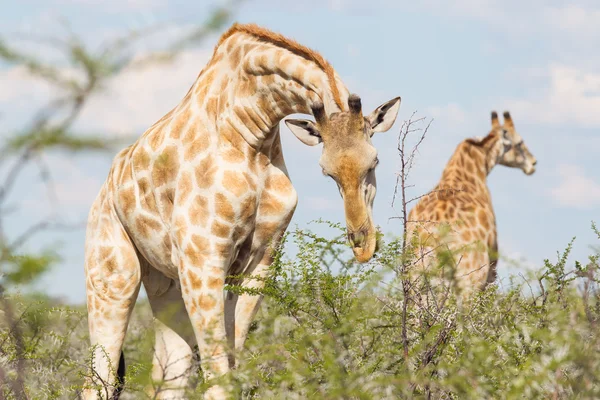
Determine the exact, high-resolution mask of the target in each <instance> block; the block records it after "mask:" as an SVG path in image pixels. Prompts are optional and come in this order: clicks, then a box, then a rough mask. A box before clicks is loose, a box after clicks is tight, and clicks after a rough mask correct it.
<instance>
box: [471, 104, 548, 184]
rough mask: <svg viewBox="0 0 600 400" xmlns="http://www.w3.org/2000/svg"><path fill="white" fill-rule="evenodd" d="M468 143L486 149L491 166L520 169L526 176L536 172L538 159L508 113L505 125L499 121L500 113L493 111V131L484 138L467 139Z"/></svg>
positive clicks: (505, 114) (506, 112) (506, 113)
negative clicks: (498, 165)
mask: <svg viewBox="0 0 600 400" xmlns="http://www.w3.org/2000/svg"><path fill="white" fill-rule="evenodd" d="M467 142H468V143H471V144H474V145H476V146H479V147H483V148H485V149H486V152H487V153H488V157H489V158H490V159H489V160H488V161H489V162H490V163H491V165H489V166H488V168H491V167H493V165H496V164H500V165H504V166H507V167H511V168H519V169H521V170H522V171H523V172H524V173H525V174H527V175H531V174H533V173H534V172H535V165H536V164H537V160H536V158H535V157H534V156H533V154H531V152H530V151H529V149H528V148H527V146H526V145H525V142H524V141H523V138H522V137H521V135H519V134H518V133H517V131H516V130H515V124H514V123H513V120H512V118H511V116H510V113H509V112H508V111H505V112H504V124H503V125H501V124H500V121H498V113H496V111H492V130H491V132H490V133H489V134H488V135H487V136H486V137H484V138H473V139H467Z"/></svg>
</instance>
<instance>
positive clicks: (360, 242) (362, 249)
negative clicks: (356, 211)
mask: <svg viewBox="0 0 600 400" xmlns="http://www.w3.org/2000/svg"><path fill="white" fill-rule="evenodd" d="M376 236H377V234H376V232H375V230H374V229H373V228H367V229H361V230H359V231H358V232H349V233H348V239H349V241H350V243H351V247H352V252H353V253H354V257H355V258H356V260H357V261H358V262H361V263H363V262H367V261H369V260H370V259H371V258H372V257H373V254H375V251H377V248H378V247H379V246H378V245H379V243H378V241H377V237H376Z"/></svg>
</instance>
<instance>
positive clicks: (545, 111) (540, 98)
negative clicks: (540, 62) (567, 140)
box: [507, 64, 600, 127]
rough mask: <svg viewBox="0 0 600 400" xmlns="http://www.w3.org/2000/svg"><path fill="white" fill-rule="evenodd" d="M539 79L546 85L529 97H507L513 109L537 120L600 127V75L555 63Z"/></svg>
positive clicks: (539, 121)
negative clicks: (509, 98)
mask: <svg viewBox="0 0 600 400" xmlns="http://www.w3.org/2000/svg"><path fill="white" fill-rule="evenodd" d="M529 74H530V75H531V76H532V77H534V78H535V77H536V76H535V75H536V74H535V72H531V71H530V72H529ZM537 78H538V79H539V78H541V79H542V80H543V81H545V84H544V85H543V87H542V88H541V89H537V90H534V91H533V93H530V94H529V95H527V97H526V98H525V99H513V100H507V103H508V104H509V105H510V108H511V110H515V112H518V114H519V115H522V116H523V117H525V118H527V119H528V120H530V121H531V122H535V123H541V124H575V125H579V126H583V127H596V126H600V113H598V110H600V74H598V73H593V72H586V71H584V70H581V69H579V68H576V67H573V66H566V65H556V64H555V65H550V66H549V67H548V68H546V69H545V70H542V71H539V72H538V76H537Z"/></svg>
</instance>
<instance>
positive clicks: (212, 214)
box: [84, 24, 400, 399]
mask: <svg viewBox="0 0 600 400" xmlns="http://www.w3.org/2000/svg"><path fill="white" fill-rule="evenodd" d="M399 105H400V99H399V98H396V99H393V100H391V101H390V102H388V103H385V104H383V105H382V106H380V107H379V108H377V109H376V110H375V111H374V112H373V113H372V114H371V115H369V116H368V117H363V116H362V111H361V105H360V99H359V98H358V97H357V96H355V95H350V94H349V93H348V90H347V89H346V88H345V86H344V85H343V84H342V82H341V80H340V79H339V77H338V76H337V74H336V73H335V71H334V70H333V68H332V67H331V66H330V65H329V64H328V63H327V62H326V61H325V60H324V59H323V58H322V57H321V56H320V55H319V54H318V53H315V52H313V51H312V50H309V49H307V48H305V47H303V46H301V45H299V44H297V43H296V42H293V41H291V40H289V39H286V38H284V37H282V36H280V35H278V34H275V33H273V32H270V31H267V30H264V29H262V28H259V27H257V26H255V25H238V24H235V25H234V26H233V27H232V28H230V29H229V30H228V31H227V32H226V33H225V34H224V35H223V36H222V37H221V40H220V41H219V43H218V44H217V46H216V48H215V51H214V54H213V57H212V59H211V60H210V62H209V63H208V65H207V66H206V68H205V69H204V70H203V71H202V72H201V73H200V75H199V76H198V78H197V80H196V82H195V83H194V84H193V86H192V87H191V89H190V90H189V92H188V93H187V95H186V96H185V97H184V98H183V99H182V101H181V102H180V103H179V104H178V105H177V106H176V107H175V108H174V109H173V110H172V111H170V112H169V113H167V114H166V115H165V116H164V117H163V118H162V119H160V120H159V121H158V122H156V123H155V124H154V125H153V126H152V127H150V128H149V129H148V130H147V131H146V132H145V133H144V134H143V135H142V136H141V137H140V138H139V139H138V140H137V141H136V142H135V143H134V144H133V145H131V146H130V147H128V148H126V149H124V150H123V151H121V152H120V153H119V154H117V156H116V157H115V159H114V161H113V164H112V167H111V170H110V172H109V174H108V177H107V180H106V182H105V183H104V185H103V187H102V189H101V190H100V193H99V194H98V197H97V198H96V201H95V202H94V204H93V205H92V207H91V210H90V214H89V218H88V229H87V233H86V263H85V272H86V282H87V302H88V314H89V329H90V340H91V343H92V346H95V348H96V350H95V353H94V354H95V365H94V371H95V373H96V374H97V377H99V378H100V379H96V380H94V379H92V381H93V382H95V383H97V381H99V380H102V381H104V382H105V383H107V385H104V386H108V389H106V390H105V391H104V392H103V395H102V396H101V397H102V398H104V397H105V396H106V397H110V396H112V393H113V391H114V388H113V386H114V374H113V373H111V372H112V371H114V370H116V363H117V361H118V359H119V355H120V354H121V348H122V344H123V340H124V337H125V333H126V330H127V324H128V321H129V317H130V314H131V311H132V309H133V305H134V304H135V300H136V298H137V294H138V291H139V288H140V285H141V284H142V283H143V284H144V287H145V289H146V292H147V294H148V298H149V302H150V305H151V308H152V311H153V314H154V317H155V321H156V329H155V331H156V346H155V355H154V361H153V372H152V376H153V379H154V380H156V381H163V383H162V384H161V386H160V387H159V388H158V389H160V393H158V392H159V390H158V389H157V388H156V387H154V388H150V389H149V391H150V392H151V393H150V394H152V395H157V397H158V398H161V397H163V396H166V397H168V398H173V397H175V398H179V397H181V396H183V389H184V388H185V386H186V385H187V384H188V380H189V377H190V376H191V373H192V371H191V365H192V351H191V348H192V347H193V346H194V345H196V344H197V345H198V349H199V353H200V358H201V362H202V368H203V372H204V376H205V378H206V379H208V380H211V379H213V378H216V377H219V376H223V375H225V374H227V372H229V370H230V369H231V368H232V367H234V366H235V358H234V357H233V354H234V353H233V350H236V351H238V350H240V349H241V348H242V347H243V344H244V341H245V338H246V335H247V333H248V328H249V325H250V323H251V321H252V319H253V318H254V315H255V314H256V311H257V309H258V306H259V304H260V300H261V296H256V295H249V294H243V295H239V296H238V295H234V294H232V293H227V294H226V295H225V294H224V290H223V289H224V285H225V284H226V283H235V284H239V285H241V286H243V287H248V288H260V287H261V286H262V285H263V284H264V283H263V281H261V280H260V278H264V277H265V276H266V274H267V272H268V268H269V266H270V264H271V262H272V260H273V254H272V250H274V249H275V248H276V247H277V246H278V244H279V241H280V237H281V235H282V234H283V232H284V231H285V229H286V228H287V226H288V224H289V222H290V219H291V217H292V215H293V212H294V210H295V207H296V204H297V199H298V198H297V194H296V191H295V189H294V187H293V185H292V183H291V181H290V179H289V177H288V173H287V169H286V166H285V162H284V159H283V153H282V149H281V142H280V136H279V135H280V132H279V122H280V121H281V119H282V118H284V117H285V116H287V115H289V114H292V113H312V114H313V115H315V118H316V123H313V122H311V121H305V120H288V121H286V122H287V123H288V126H289V127H290V129H291V130H292V132H293V133H294V134H295V135H296V136H298V138H299V139H300V140H301V141H302V142H304V143H306V144H309V145H315V144H317V143H321V142H323V143H324V150H323V156H322V157H321V164H322V166H323V168H324V169H325V168H328V170H330V171H331V173H330V175H331V176H332V177H334V179H335V180H336V182H337V183H338V186H340V191H341V193H342V196H343V199H344V202H345V208H346V211H347V213H346V219H347V226H348V229H349V239H350V241H351V242H352V244H353V250H354V252H355V254H356V256H357V258H358V259H359V260H360V261H367V260H368V259H370V258H371V256H372V254H373V252H374V251H375V230H374V227H373V224H372V216H371V213H372V203H373V198H374V195H375V188H374V187H375V183H374V167H375V165H376V164H375V161H374V160H376V151H375V149H374V147H373V146H372V144H371V142H370V137H371V135H372V134H373V133H374V132H376V131H385V130H387V129H389V128H390V127H391V125H392V124H393V122H394V120H395V117H396V114H397V112H398V108H399ZM365 155H367V156H365ZM347 163H350V165H351V166H350V167H348V166H346V167H344V168H342V167H340V166H344V165H346V164H347ZM344 193H346V195H344ZM363 193H364V194H363ZM348 210H350V212H349V211H348ZM231 275H244V278H236V279H231V278H228V277H229V276H231ZM224 396H225V390H224V389H223V387H221V386H218V385H213V386H212V387H211V388H210V389H209V390H208V392H207V393H206V394H205V397H206V398H224ZM84 397H85V398H86V399H92V398H97V397H96V393H94V392H93V391H92V390H88V391H87V392H85V394H84Z"/></svg>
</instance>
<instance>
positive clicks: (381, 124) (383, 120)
mask: <svg viewBox="0 0 600 400" xmlns="http://www.w3.org/2000/svg"><path fill="white" fill-rule="evenodd" d="M400 100H401V99H400V97H396V98H394V99H392V100H390V101H388V102H387V103H383V104H382V105H380V106H379V107H377V108H376V109H375V111H373V112H372V113H371V114H370V115H369V116H368V117H367V121H369V123H370V124H371V130H372V132H373V133H375V132H385V131H388V130H389V129H390V128H391V127H392V125H394V122H395V121H396V117H397V116H398V110H399V109H400Z"/></svg>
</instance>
